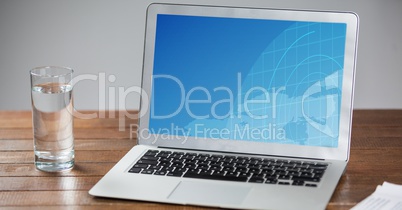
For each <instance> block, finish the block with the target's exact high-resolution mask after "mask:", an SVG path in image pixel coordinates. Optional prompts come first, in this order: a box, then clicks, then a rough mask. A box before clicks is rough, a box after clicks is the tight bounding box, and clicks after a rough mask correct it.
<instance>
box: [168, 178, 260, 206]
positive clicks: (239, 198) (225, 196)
mask: <svg viewBox="0 0 402 210" xmlns="http://www.w3.org/2000/svg"><path fill="white" fill-rule="evenodd" d="M251 189H252V187H250V186H234V185H233V184H232V185H230V184H225V183H208V182H192V181H182V182H181V183H179V185H178V186H177V187H176V189H175V190H174V191H173V192H172V193H171V194H170V195H169V197H168V199H169V200H174V201H178V202H182V203H186V204H203V203H205V204H207V203H208V204H219V205H222V204H226V205H240V204H241V203H242V202H243V200H244V199H245V198H246V197H247V195H248V193H249V192H250V190H251Z"/></svg>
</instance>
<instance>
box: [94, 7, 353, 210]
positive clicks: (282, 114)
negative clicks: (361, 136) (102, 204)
mask: <svg viewBox="0 0 402 210" xmlns="http://www.w3.org/2000/svg"><path fill="white" fill-rule="evenodd" d="M357 35H358V17H357V15H356V14H354V13H351V12H327V11H325V12H323V11H298V10H282V9H281V10H279V9H257V8H231V7H215V6H195V5H168V4H152V5H150V6H149V8H148V11H147V22H146V36H145V49H144V64H143V79H142V91H143V92H142V98H141V109H140V113H139V115H140V121H139V126H138V132H137V136H138V145H137V146H135V147H133V148H132V149H131V150H130V151H129V152H128V153H127V155H125V156H124V157H123V158H122V159H121V160H120V161H119V162H118V163H117V164H116V165H115V166H114V167H113V168H112V169H111V170H110V171H109V172H108V173H107V174H106V175H105V176H104V177H103V178H102V179H101V180H100V181H99V182H98V183H97V184H96V185H95V186H94V187H93V188H92V189H91V190H90V191H89V193H90V194H91V195H94V196H101V197H109V198H120V199H132V200H141V201H150V202H163V203H175V204H186V205H201V206H213V207H224V208H238V209H309V210H312V209H325V207H326V205H327V203H328V202H329V199H330V197H331V195H332V193H333V191H334V189H335V187H336V185H337V183H338V181H339V179H340V177H341V175H342V173H343V172H344V171H345V168H346V165H347V163H348V159H349V149H350V136H351V135H350V134H351V124H352V123H351V119H352V102H353V86H354V72H355V63H356V48H357Z"/></svg>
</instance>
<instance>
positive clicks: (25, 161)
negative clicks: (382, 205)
mask: <svg viewBox="0 0 402 210" xmlns="http://www.w3.org/2000/svg"><path fill="white" fill-rule="evenodd" d="M83 113H84V114H91V113H92V114H96V115H97V116H98V117H96V118H93V119H80V118H76V119H75V121H74V135H75V150H76V165H75V167H74V169H73V170H71V171H68V172H62V173H45V172H41V171H38V170H36V169H35V166H34V165H33V156H34V155H33V141H32V117H31V112H30V111H0V208H1V209H3V208H6V209H8V208H9V209H13V208H16V207H17V208H26V209H55V208H57V209H71V208H73V209H112V208H113V209H204V208H202V207H197V206H181V205H170V204H159V203H150V202H140V201H127V200H119V199H107V198H98V197H93V196H91V195H89V194H88V190H89V189H90V188H91V187H92V186H93V185H94V184H95V183H96V182H97V181H98V180H99V179H100V178H101V177H102V176H103V175H104V174H106V172H107V171H108V170H110V169H111V168H112V167H113V165H114V164H115V163H116V162H117V161H119V160H120V158H122V157H123V156H124V155H125V154H126V153H127V152H128V150H129V149H130V148H131V147H132V146H134V145H135V144H136V135H135V132H134V131H135V127H136V123H137V119H136V118H135V117H130V118H128V117H126V118H125V119H124V120H122V121H119V117H118V116H119V115H124V113H119V112H113V113H112V112H111V113H109V112H105V113H97V112H94V111H92V112H90V111H86V112H83ZM130 114H131V115H132V116H135V114H136V112H135V111H132V112H130ZM352 127H353V129H352V145H351V153H350V162H349V165H348V168H347V170H346V173H345V174H344V175H343V176H342V178H341V180H340V182H339V184H338V186H337V188H336V190H335V192H334V194H333V196H332V198H331V201H330V202H329V204H328V206H327V209H350V208H351V207H353V206H354V205H356V203H358V202H360V201H361V200H363V199H364V198H365V197H367V196H369V195H370V194H371V193H373V192H374V190H375V188H376V186H377V185H380V184H382V183H383V182H384V181H389V182H393V183H396V184H402V110H355V111H354V116H353V126H352ZM205 209H207V208H205Z"/></svg>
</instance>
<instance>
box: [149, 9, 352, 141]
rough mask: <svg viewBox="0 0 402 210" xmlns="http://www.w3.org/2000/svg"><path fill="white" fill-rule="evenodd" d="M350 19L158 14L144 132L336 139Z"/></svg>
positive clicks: (261, 138)
mask: <svg viewBox="0 0 402 210" xmlns="http://www.w3.org/2000/svg"><path fill="white" fill-rule="evenodd" d="M345 34H346V24H344V23H324V22H300V21H284V20H257V19H241V18H221V17H198V16H183V15H158V16H157V27H156V40H155V54H154V69H153V86H152V94H151V95H152V97H151V110H150V120H149V133H152V134H162V135H167V136H184V137H195V138H196V139H198V138H199V139H200V140H202V139H205V138H209V139H217V140H218V139H224V140H233V141H238V140H241V141H256V142H267V143H279V144H295V145H308V146H324V147H337V146H338V133H339V117H340V115H339V113H340V105H341V94H342V92H341V87H342V75H343V65H344V63H343V62H344V50H345Z"/></svg>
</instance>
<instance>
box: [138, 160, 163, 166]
mask: <svg viewBox="0 0 402 210" xmlns="http://www.w3.org/2000/svg"><path fill="white" fill-rule="evenodd" d="M137 164H148V165H157V164H158V161H155V160H139V161H138V162H137Z"/></svg>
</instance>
